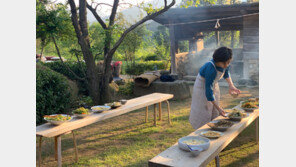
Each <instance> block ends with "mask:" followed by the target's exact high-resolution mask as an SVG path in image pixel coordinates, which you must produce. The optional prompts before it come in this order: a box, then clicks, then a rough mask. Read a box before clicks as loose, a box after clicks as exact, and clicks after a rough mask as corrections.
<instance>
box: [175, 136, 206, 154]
mask: <svg viewBox="0 0 296 167" xmlns="http://www.w3.org/2000/svg"><path fill="white" fill-rule="evenodd" d="M192 139H195V140H203V141H205V143H203V144H198V145H189V146H190V147H196V146H198V147H201V148H202V151H205V150H207V149H208V148H209V147H210V140H209V139H207V138H205V137H201V136H185V137H182V138H180V139H179V140H178V146H179V148H180V149H182V150H184V151H190V149H189V148H188V146H187V144H185V143H184V141H185V140H192Z"/></svg>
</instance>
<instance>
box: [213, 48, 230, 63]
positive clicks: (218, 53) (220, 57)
mask: <svg viewBox="0 0 296 167" xmlns="http://www.w3.org/2000/svg"><path fill="white" fill-rule="evenodd" d="M213 59H214V61H215V62H226V61H228V60H229V59H232V50H231V49H230V48H227V47H220V48H218V49H216V50H215V52H214V54H213Z"/></svg>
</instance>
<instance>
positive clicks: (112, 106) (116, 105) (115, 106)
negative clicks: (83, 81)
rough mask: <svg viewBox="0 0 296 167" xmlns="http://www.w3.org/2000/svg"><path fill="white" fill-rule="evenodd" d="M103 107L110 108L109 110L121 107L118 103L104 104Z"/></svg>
mask: <svg viewBox="0 0 296 167" xmlns="http://www.w3.org/2000/svg"><path fill="white" fill-rule="evenodd" d="M105 106H110V107H111V108H117V107H120V106H121V103H120V102H113V103H106V104H105Z"/></svg>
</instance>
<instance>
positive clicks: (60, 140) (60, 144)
mask: <svg viewBox="0 0 296 167" xmlns="http://www.w3.org/2000/svg"><path fill="white" fill-rule="evenodd" d="M57 153H58V167H62V138H61V136H57Z"/></svg>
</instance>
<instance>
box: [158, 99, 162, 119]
mask: <svg viewBox="0 0 296 167" xmlns="http://www.w3.org/2000/svg"><path fill="white" fill-rule="evenodd" d="M158 112H159V120H160V121H161V120H162V114H161V102H159V103H158Z"/></svg>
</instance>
